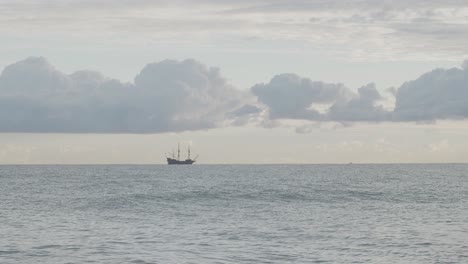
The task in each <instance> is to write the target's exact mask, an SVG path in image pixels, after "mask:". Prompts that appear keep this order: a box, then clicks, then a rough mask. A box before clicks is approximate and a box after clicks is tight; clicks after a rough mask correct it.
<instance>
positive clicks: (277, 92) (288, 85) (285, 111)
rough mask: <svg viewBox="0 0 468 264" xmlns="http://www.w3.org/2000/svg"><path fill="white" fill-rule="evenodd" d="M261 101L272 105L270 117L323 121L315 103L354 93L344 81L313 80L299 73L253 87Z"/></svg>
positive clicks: (279, 76) (254, 92) (322, 102)
mask: <svg viewBox="0 0 468 264" xmlns="http://www.w3.org/2000/svg"><path fill="white" fill-rule="evenodd" d="M251 90H252V93H253V94H254V95H256V96H257V97H258V100H259V102H261V103H263V104H265V105H267V106H268V107H269V114H270V118H272V119H279V118H286V119H307V120H320V119H322V118H323V116H322V114H320V112H319V111H317V110H316V109H313V108H311V106H312V105H313V104H327V103H332V102H335V101H336V100H345V98H347V97H349V96H351V94H350V92H349V90H348V89H347V88H345V87H344V86H343V85H342V84H327V83H323V82H313V81H311V80H309V79H307V78H301V77H300V76H298V75H295V74H281V75H277V76H275V77H273V79H271V81H270V82H269V83H267V84H257V85H255V86H254V87H252V89H251Z"/></svg>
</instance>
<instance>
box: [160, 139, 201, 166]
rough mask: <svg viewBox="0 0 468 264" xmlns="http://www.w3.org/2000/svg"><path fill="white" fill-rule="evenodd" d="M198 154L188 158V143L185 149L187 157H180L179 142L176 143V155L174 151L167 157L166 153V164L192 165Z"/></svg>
mask: <svg viewBox="0 0 468 264" xmlns="http://www.w3.org/2000/svg"><path fill="white" fill-rule="evenodd" d="M197 158H198V155H197V156H196V157H195V158H194V159H191V158H190V145H189V146H188V149H187V158H186V159H185V160H181V159H180V144H178V145H177V157H176V156H175V154H174V152H172V155H171V157H168V156H167V154H166V159H167V164H168V165H192V164H193V163H195V162H196V161H197Z"/></svg>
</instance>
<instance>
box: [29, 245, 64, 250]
mask: <svg viewBox="0 0 468 264" xmlns="http://www.w3.org/2000/svg"><path fill="white" fill-rule="evenodd" d="M61 247H62V246H61V245H44V246H38V247H33V249H39V250H41V249H51V248H61Z"/></svg>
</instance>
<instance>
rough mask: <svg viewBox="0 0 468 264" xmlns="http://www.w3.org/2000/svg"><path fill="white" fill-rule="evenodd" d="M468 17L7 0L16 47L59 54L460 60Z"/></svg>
mask: <svg viewBox="0 0 468 264" xmlns="http://www.w3.org/2000/svg"><path fill="white" fill-rule="evenodd" d="M64 14H66V15H64ZM467 14H468V6H467V5H466V3H464V2H463V1H460V0H446V1H440V0H414V1H403V0H395V1H386V2H385V4H382V3H381V1H375V0H359V1H342V0H329V1H323V0H310V1H304V0H275V1H271V0H270V1H269V0H251V1H245V0H240V1H215V0H202V1H190V0H174V1H168V0H162V1H148V0H134V1H129V0H114V1H111V0H95V1H91V0H85V1H72V0H48V1H16V0H3V1H0V33H1V34H2V35H5V36H16V37H18V38H19V39H20V40H18V42H14V41H13V42H14V43H13V45H14V44H15V43H19V44H21V42H28V41H39V40H43V39H47V40H48V41H47V45H48V47H51V46H55V47H57V48H59V47H63V45H64V43H65V44H66V45H77V44H76V43H78V42H77V41H80V42H79V43H83V42H84V43H86V44H87V45H89V43H90V38H92V39H95V41H97V42H98V43H99V44H100V45H101V44H102V43H107V45H108V46H110V45H112V46H113V47H115V48H116V49H118V48H119V47H120V48H121V49H123V50H125V47H128V46H129V45H131V46H132V47H134V46H138V47H139V48H144V47H145V45H148V43H152V44H158V45H161V46H164V45H165V47H169V48H170V47H173V46H174V45H177V44H179V45H180V44H183V45H184V47H185V46H186V44H187V43H188V41H187V40H188V39H189V40H190V45H191V46H192V47H193V48H195V46H199V48H200V47H206V46H207V45H208V46H209V47H216V49H217V50H232V49H236V50H240V51H243V52H251V51H252V50H254V51H255V52H269V51H271V50H274V52H276V53H278V52H295V51H296V52H297V51H298V47H299V46H298V45H297V44H298V43H301V46H300V47H305V48H304V49H303V50H302V49H299V52H301V53H303V52H304V51H307V52H312V51H316V52H317V53H318V54H324V53H326V54H327V55H329V56H333V57H334V58H336V59H339V60H349V59H351V60H361V61H362V60H372V61H375V60H378V61H382V60H386V61H388V60H391V61H395V60H407V59H412V60H431V59H439V60H457V59H458V58H460V56H463V55H465V54H466V53H467V52H468V47H467V45H465V42H466V38H467V36H468V15H467ZM44 28H47V31H44V30H43V29H44ZM71 32H72V33H71ZM153 32H158V34H157V35H154V34H152V33H153ZM70 34H72V35H70ZM129 38H130V39H132V40H133V41H126V40H127V39H129ZM67 39H70V41H67ZM194 40H196V41H194ZM19 41H21V42H19ZM97 42H96V43H97ZM139 43H142V44H139ZM279 43H281V45H279ZM0 44H2V43H0ZM2 45H7V44H2ZM302 45H304V46H302ZM265 47H268V48H265Z"/></svg>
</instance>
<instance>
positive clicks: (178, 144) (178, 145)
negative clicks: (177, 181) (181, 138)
mask: <svg viewBox="0 0 468 264" xmlns="http://www.w3.org/2000/svg"><path fill="white" fill-rule="evenodd" d="M177 160H180V143H177Z"/></svg>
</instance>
